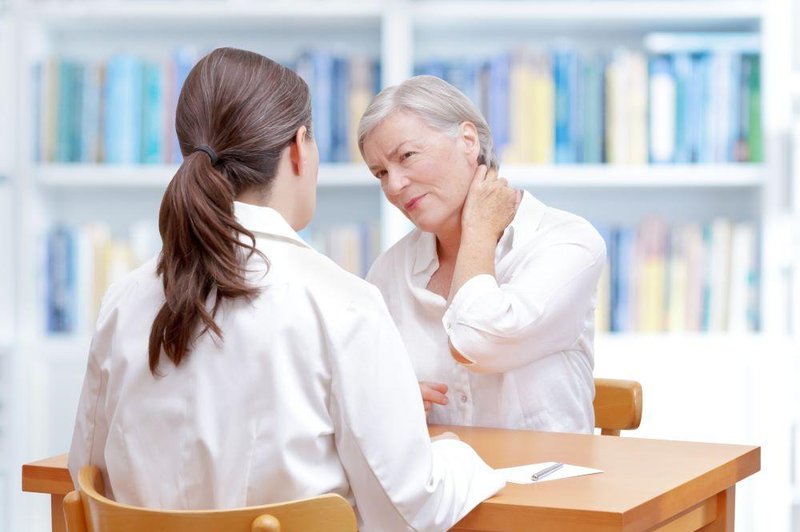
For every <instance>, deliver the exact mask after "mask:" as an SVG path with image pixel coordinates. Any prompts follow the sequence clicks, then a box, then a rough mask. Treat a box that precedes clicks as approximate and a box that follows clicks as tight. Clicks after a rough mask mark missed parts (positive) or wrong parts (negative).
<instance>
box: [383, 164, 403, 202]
mask: <svg viewBox="0 0 800 532" xmlns="http://www.w3.org/2000/svg"><path fill="white" fill-rule="evenodd" d="M406 185H408V177H407V176H406V175H405V173H404V172H403V171H402V170H398V169H389V170H387V171H386V177H385V178H384V182H383V191H384V193H385V194H386V196H387V197H389V198H391V197H394V196H397V195H398V194H400V192H402V191H403V189H404V188H405V187H406Z"/></svg>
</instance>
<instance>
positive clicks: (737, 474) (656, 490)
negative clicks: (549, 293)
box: [22, 426, 761, 530]
mask: <svg viewBox="0 0 800 532" xmlns="http://www.w3.org/2000/svg"><path fill="white" fill-rule="evenodd" d="M445 430H449V431H452V432H455V433H457V434H458V435H459V436H460V437H461V439H462V440H464V441H466V442H467V443H469V444H470V445H472V446H473V447H474V448H475V450H476V451H477V452H478V454H480V455H481V456H482V457H483V458H484V460H486V462H487V463H488V464H489V465H491V466H492V467H510V466H514V465H521V464H527V463H534V462H544V461H550V460H555V461H560V462H566V463H570V464H576V465H583V466H588V467H594V468H597V469H602V470H603V471H604V472H603V473H602V474H598V475H588V476H583V477H574V478H568V479H563V480H558V481H553V482H547V483H543V484H538V485H537V484H529V485H516V484H509V485H507V486H506V487H505V488H503V490H501V491H500V492H499V493H498V494H497V495H495V496H494V497H492V498H490V499H488V500H486V501H485V502H483V503H482V504H481V505H480V506H478V508H476V509H475V510H473V511H472V512H471V513H470V514H469V515H468V516H467V517H465V518H464V519H463V520H462V521H461V522H460V523H459V525H458V527H460V528H465V529H476V530H477V529H481V530H512V529H525V528H529V527H530V525H531V524H532V523H537V524H538V525H540V526H541V528H542V529H558V528H563V527H564V526H565V525H570V526H572V527H573V528H577V529H580V530H592V529H594V530H646V529H649V528H652V527H654V526H656V525H658V524H660V523H664V522H665V521H667V520H668V519H670V518H672V517H673V516H676V515H679V514H680V513H681V512H685V511H686V510H687V509H690V508H692V507H694V506H696V505H699V504H701V503H703V501H706V500H707V499H710V498H713V497H714V496H715V495H716V494H719V493H721V492H725V490H727V489H729V488H731V487H732V486H734V485H735V484H736V482H738V481H740V480H742V479H743V478H745V477H748V476H749V475H752V474H753V473H755V472H757V471H758V470H759V468H760V462H761V451H760V448H758V447H753V446H745V445H723V444H709V443H693V442H676V441H664V440H645V439H638V438H630V437H613V436H595V435H581V434H558V433H544V432H532V431H509V430H501V429H484V428H469V427H445V426H432V427H431V428H430V432H431V434H432V435H435V434H439V433H441V432H444V431H445ZM66 464H67V459H66V455H60V456H56V457H53V458H48V459H45V460H40V461H38V462H34V463H31V464H26V465H24V466H23V470H22V477H23V478H22V489H23V490H24V491H33V492H42V493H54V494H64V493H67V492H69V491H70V490H71V489H72V482H71V480H70V477H69V471H68V470H67V467H66ZM526 525H527V526H526ZM537 528H538V527H537ZM568 528H569V527H568Z"/></svg>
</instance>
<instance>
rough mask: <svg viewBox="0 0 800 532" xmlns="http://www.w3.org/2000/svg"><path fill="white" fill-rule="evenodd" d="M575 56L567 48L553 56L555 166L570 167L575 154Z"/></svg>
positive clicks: (576, 72)
mask: <svg viewBox="0 0 800 532" xmlns="http://www.w3.org/2000/svg"><path fill="white" fill-rule="evenodd" d="M577 78H578V57H577V52H576V51H575V50H573V49H570V48H559V49H556V50H555V51H554V52H553V80H554V84H555V92H556V93H555V99H556V102H555V104H556V117H555V118H556V125H555V128H556V130H555V162H556V163H557V164H573V163H576V162H577V157H576V153H575V151H576V150H575V137H576V131H575V127H576V125H577V122H576V116H575V114H576V113H577V112H578V110H577V109H576V103H577V91H578V87H577V81H578V79H577Z"/></svg>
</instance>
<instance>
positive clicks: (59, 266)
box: [46, 225, 76, 333]
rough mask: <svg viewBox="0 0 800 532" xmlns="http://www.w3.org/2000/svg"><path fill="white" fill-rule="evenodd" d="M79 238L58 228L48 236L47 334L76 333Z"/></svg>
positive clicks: (63, 228) (60, 226)
mask: <svg viewBox="0 0 800 532" xmlns="http://www.w3.org/2000/svg"><path fill="white" fill-rule="evenodd" d="M75 265H76V257H75V235H74V234H73V233H72V231H70V230H69V229H68V228H67V227H65V226H63V225H58V226H56V227H54V228H53V229H51V230H50V231H49V232H48V234H47V264H46V267H47V279H46V286H47V290H46V294H47V295H46V297H47V302H46V308H47V324H46V326H47V331H48V332H54V333H62V332H72V331H73V330H74V325H75V310H76V309H75V308H74V307H75V304H76V297H75V296H76V294H75V286H76V285H75V282H76V275H75V273H76V272H75Z"/></svg>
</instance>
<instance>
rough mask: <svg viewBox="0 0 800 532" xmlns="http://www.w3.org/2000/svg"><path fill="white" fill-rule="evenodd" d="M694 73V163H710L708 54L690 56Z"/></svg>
mask: <svg viewBox="0 0 800 532" xmlns="http://www.w3.org/2000/svg"><path fill="white" fill-rule="evenodd" d="M692 63H693V64H692V70H693V72H694V84H695V88H694V90H693V92H694V95H695V96H694V97H695V98H696V99H697V102H696V105H697V107H698V111H697V115H696V116H697V117H698V118H697V147H696V148H695V152H696V153H695V157H694V159H693V161H694V162H698V163H711V162H713V161H714V150H713V137H712V134H713V133H712V131H711V120H712V109H711V59H710V56H709V54H707V53H701V54H695V55H693V56H692Z"/></svg>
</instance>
